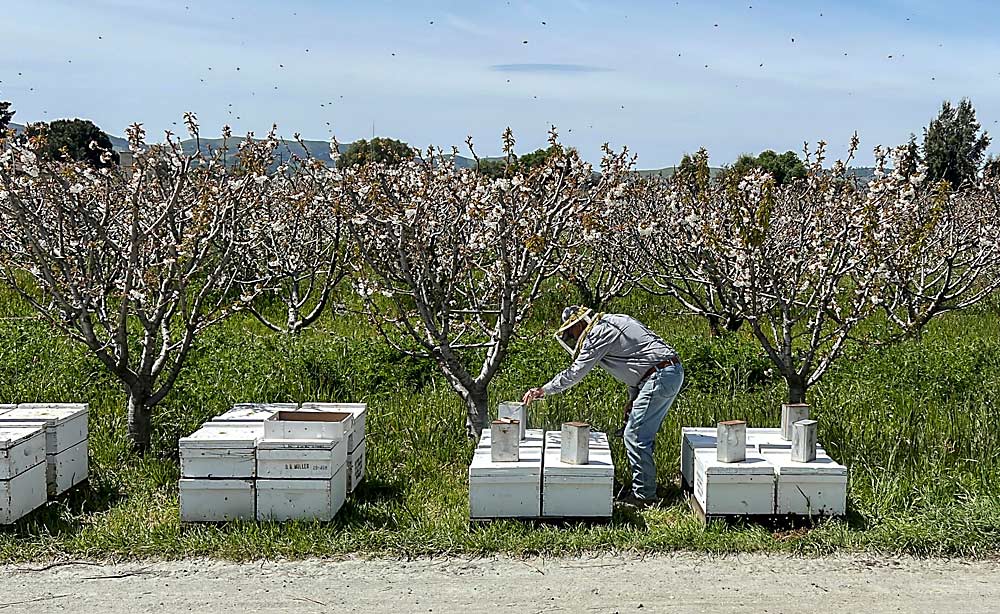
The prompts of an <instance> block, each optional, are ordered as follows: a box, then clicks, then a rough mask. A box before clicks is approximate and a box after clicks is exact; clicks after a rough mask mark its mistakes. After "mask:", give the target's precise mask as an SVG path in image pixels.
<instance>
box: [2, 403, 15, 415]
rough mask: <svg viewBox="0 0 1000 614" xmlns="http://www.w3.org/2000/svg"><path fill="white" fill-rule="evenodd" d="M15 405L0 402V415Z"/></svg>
mask: <svg viewBox="0 0 1000 614" xmlns="http://www.w3.org/2000/svg"><path fill="white" fill-rule="evenodd" d="M16 407H17V405H2V404H0V416H2V415H4V414H5V413H7V412H9V411H10V410H12V409H14V408H16Z"/></svg>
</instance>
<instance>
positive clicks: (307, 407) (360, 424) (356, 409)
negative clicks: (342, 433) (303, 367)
mask: <svg viewBox="0 0 1000 614" xmlns="http://www.w3.org/2000/svg"><path fill="white" fill-rule="evenodd" d="M301 410H302V411H327V412H346V413H349V414H351V416H352V420H351V430H350V432H349V433H348V434H347V451H348V452H353V451H354V450H355V449H357V447H358V446H360V445H361V442H362V441H364V440H365V436H366V430H365V429H366V427H365V424H366V422H367V420H368V418H367V416H368V404H367V403H303V404H302V408H301Z"/></svg>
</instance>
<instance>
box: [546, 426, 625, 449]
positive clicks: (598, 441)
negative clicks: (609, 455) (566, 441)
mask: <svg viewBox="0 0 1000 614" xmlns="http://www.w3.org/2000/svg"><path fill="white" fill-rule="evenodd" d="M544 439H545V447H546V448H550V447H553V446H555V447H559V446H560V445H562V430H558V431H545V438H544ZM589 447H590V449H591V450H610V449H611V443H610V441H608V434H607V433H603V432H601V431H590V444H589Z"/></svg>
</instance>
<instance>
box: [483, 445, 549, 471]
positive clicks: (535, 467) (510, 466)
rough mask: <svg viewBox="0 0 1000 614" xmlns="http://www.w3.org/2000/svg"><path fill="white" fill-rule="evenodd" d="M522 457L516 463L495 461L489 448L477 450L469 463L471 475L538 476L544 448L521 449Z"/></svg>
mask: <svg viewBox="0 0 1000 614" xmlns="http://www.w3.org/2000/svg"><path fill="white" fill-rule="evenodd" d="M520 457H521V460H519V461H518V462H516V463H511V462H506V463H505V462H499V463H495V462H493V458H492V457H491V455H490V451H489V450H477V451H476V453H475V454H473V455H472V464H471V465H469V475H470V476H471V477H481V478H487V477H503V478H512V479H515V478H518V477H530V476H534V477H535V479H537V478H538V475H539V473H540V472H541V469H542V449H541V448H527V447H522V448H521V449H520Z"/></svg>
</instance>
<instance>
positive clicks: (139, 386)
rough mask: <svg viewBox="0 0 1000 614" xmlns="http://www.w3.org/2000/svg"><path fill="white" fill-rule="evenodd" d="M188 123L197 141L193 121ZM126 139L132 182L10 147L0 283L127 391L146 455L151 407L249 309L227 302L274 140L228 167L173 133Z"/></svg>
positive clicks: (2, 169) (1, 205) (1, 207)
mask: <svg viewBox="0 0 1000 614" xmlns="http://www.w3.org/2000/svg"><path fill="white" fill-rule="evenodd" d="M186 124H187V127H188V130H189V132H190V133H191V136H192V137H193V138H195V139H197V138H198V126H197V123H196V120H195V118H194V116H193V115H190V114H189V115H187V116H186ZM226 132H227V134H225V137H226V142H228V140H229V138H230V135H229V134H228V130H227V131H226ZM128 139H129V143H130V147H131V150H132V153H133V155H134V157H135V162H134V165H133V167H132V168H131V171H130V172H122V171H119V170H117V169H115V170H112V169H110V168H107V167H105V168H101V169H94V168H93V167H91V166H89V165H84V164H79V163H59V162H50V161H43V160H42V159H41V158H40V157H39V156H38V150H39V147H41V146H42V145H43V144H42V143H40V142H38V141H37V140H30V139H27V140H26V139H21V140H17V141H14V142H11V143H8V147H7V148H6V150H5V151H4V152H3V153H2V157H0V182H2V188H0V189H2V193H0V274H2V276H3V279H4V280H5V281H6V283H7V284H8V285H9V286H10V287H11V288H13V289H14V291H15V292H16V293H17V294H19V295H20V296H21V297H22V298H23V299H24V300H25V301H26V302H27V303H28V304H29V305H31V306H32V307H33V308H34V309H35V310H36V311H37V312H38V313H39V314H40V315H41V316H42V317H43V318H44V319H45V320H47V321H48V322H50V323H51V324H52V325H53V326H55V327H56V328H58V329H60V330H62V331H63V332H64V333H66V334H67V335H69V337H71V338H72V339H74V340H76V341H78V342H79V343H81V344H83V345H84V346H86V347H87V348H88V349H89V350H90V351H91V352H92V353H93V354H94V355H95V356H96V357H97V358H98V359H99V360H100V361H101V363H102V364H103V365H104V366H105V367H106V368H107V369H108V370H109V371H110V372H111V373H113V374H114V375H115V376H116V377H117V378H118V379H119V380H120V381H121V382H122V385H123V386H124V388H125V390H126V391H127V395H128V431H129V436H130V438H131V440H132V442H133V444H134V447H135V448H136V449H137V450H138V451H140V452H144V451H146V450H148V449H149V447H150V440H151V420H152V414H153V408H154V407H155V406H156V405H157V404H158V403H159V402H160V401H162V400H163V398H164V397H165V396H166V395H167V393H168V392H169V391H170V389H171V387H172V386H173V384H174V382H175V381H176V380H177V377H178V375H179V374H180V372H181V369H182V367H183V366H184V362H185V358H186V357H187V356H188V353H189V352H190V350H191V348H192V344H193V343H194V340H195V337H196V335H197V334H198V333H199V332H200V331H202V330H204V329H205V327H207V326H210V325H211V324H213V323H214V322H217V321H219V320H220V319H221V318H224V317H225V316H226V315H227V314H229V313H231V312H232V311H233V310H234V309H235V308H238V307H239V305H240V304H242V302H244V301H247V300H249V299H250V298H252V297H251V296H243V297H242V299H241V297H240V296H239V295H236V296H234V295H233V292H232V291H231V290H232V288H233V283H234V281H235V276H236V275H235V272H236V267H235V266H234V262H235V260H236V259H237V257H238V255H239V252H240V250H241V249H243V246H244V245H245V244H246V239H247V237H248V236H251V235H252V233H250V232H249V229H251V228H252V225H253V222H252V220H253V219H254V217H255V216H256V211H257V209H258V208H259V203H260V199H261V196H262V193H263V187H264V185H265V184H266V179H265V175H264V174H263V172H262V169H266V168H267V166H268V165H269V164H270V161H271V157H272V155H273V142H270V141H264V142H254V141H251V140H249V139H248V140H247V141H245V142H244V143H243V144H242V145H241V146H240V150H239V156H238V157H239V162H238V163H237V167H236V168H235V169H233V168H229V167H227V165H226V164H225V163H224V161H223V158H224V156H225V155H226V151H225V149H226V148H225V147H223V148H220V150H218V151H216V152H215V153H214V154H210V155H205V154H202V153H200V152H201V147H198V148H197V150H196V152H195V153H192V154H187V153H185V152H184V149H183V148H182V147H181V144H180V143H179V142H178V141H177V140H176V139H175V138H174V137H173V136H172V135H169V134H168V135H167V140H166V142H165V143H164V144H161V145H147V144H146V143H145V136H144V132H143V130H142V127H141V126H139V125H133V126H132V127H131V128H129V130H128ZM103 154H104V155H106V156H109V155H110V154H108V152H103Z"/></svg>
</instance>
